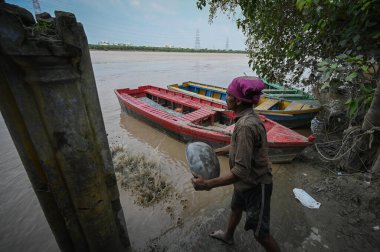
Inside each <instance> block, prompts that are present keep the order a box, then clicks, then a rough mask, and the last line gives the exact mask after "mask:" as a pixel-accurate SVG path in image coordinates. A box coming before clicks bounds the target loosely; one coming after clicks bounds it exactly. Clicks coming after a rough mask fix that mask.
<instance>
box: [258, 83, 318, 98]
mask: <svg viewBox="0 0 380 252" xmlns="http://www.w3.org/2000/svg"><path fill="white" fill-rule="evenodd" d="M263 81H264V84H265V89H264V91H263V93H264V94H265V95H266V96H269V97H274V98H278V99H286V100H314V97H313V96H311V95H310V94H308V93H306V92H305V91H303V90H300V89H297V88H293V87H285V86H284V85H281V84H277V83H272V82H268V81H267V80H263Z"/></svg>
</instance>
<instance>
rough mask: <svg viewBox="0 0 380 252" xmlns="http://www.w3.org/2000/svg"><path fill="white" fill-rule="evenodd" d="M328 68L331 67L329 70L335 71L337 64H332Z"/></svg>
mask: <svg viewBox="0 0 380 252" xmlns="http://www.w3.org/2000/svg"><path fill="white" fill-rule="evenodd" d="M330 67H331V69H336V68H337V67H338V64H337V63H334V64H332V65H331V66H330Z"/></svg>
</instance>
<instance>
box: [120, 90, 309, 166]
mask: <svg viewBox="0 0 380 252" xmlns="http://www.w3.org/2000/svg"><path fill="white" fill-rule="evenodd" d="M115 93H116V95H117V97H118V100H119V102H120V106H121V108H122V109H123V110H125V111H126V112H127V113H129V114H131V115H133V116H135V117H137V118H138V119H141V120H143V121H145V122H147V123H149V124H150V125H152V126H154V127H156V128H159V129H161V130H164V131H165V132H166V133H168V134H169V135H171V136H173V137H175V138H176V139H178V140H181V141H183V142H193V141H202V142H206V143H208V144H210V145H211V146H213V147H220V146H224V145H227V144H229V143H230V137H231V134H232V132H233V129H234V124H233V117H234V113H233V112H232V111H229V110H227V107H226V105H225V104H222V103H220V102H219V103H216V102H212V101H209V100H206V99H202V98H198V97H194V96H190V95H186V94H183V93H180V92H175V91H172V90H168V89H165V88H159V87H155V86H140V87H138V88H135V89H130V88H125V89H117V90H115ZM259 117H260V119H261V120H262V121H263V123H264V126H265V128H266V130H267V139H268V145H269V157H270V160H271V161H272V162H273V163H285V162H290V161H292V160H293V159H294V158H295V157H296V156H297V155H298V154H299V153H300V152H301V151H302V150H303V149H304V148H305V147H307V146H309V145H311V144H312V143H311V140H309V139H308V138H306V137H304V136H302V135H300V134H298V133H297V132H295V131H293V130H291V129H288V128H286V127H284V126H282V125H280V124H278V123H276V122H274V121H272V120H269V119H268V118H266V117H264V116H261V115H259Z"/></svg>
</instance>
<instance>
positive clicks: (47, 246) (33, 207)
mask: <svg viewBox="0 0 380 252" xmlns="http://www.w3.org/2000/svg"><path fill="white" fill-rule="evenodd" d="M91 58H92V63H93V69H94V74H95V78H96V83H97V88H98V94H99V99H100V103H101V108H102V113H103V118H104V122H105V126H106V131H107V134H108V138H109V142H110V144H111V145H123V146H125V147H126V148H127V149H128V150H130V151H131V152H133V153H135V154H144V155H147V156H149V157H151V158H152V159H154V160H156V161H158V162H160V163H161V164H163V166H164V167H165V171H163V174H165V175H166V176H167V179H168V182H169V183H170V184H171V185H172V186H173V188H174V192H173V194H172V195H171V197H169V198H167V199H165V200H163V201H162V202H160V203H158V204H155V205H153V206H151V207H140V206H138V205H136V204H134V198H133V196H131V195H130V193H129V192H128V191H126V190H124V189H122V188H119V190H120V195H121V196H120V200H121V202H122V205H123V209H124V214H125V216H126V221H127V228H128V232H129V235H130V239H131V242H132V246H133V248H134V249H136V250H146V249H147V243H149V242H151V241H152V240H153V239H154V238H156V237H159V236H161V235H164V234H165V233H167V232H170V231H172V230H173V229H176V228H181V227H183V226H186V225H188V223H192V222H193V221H192V220H197V222H199V223H200V222H202V218H208V217H207V216H209V213H212V212H215V211H216V212H217V211H221V209H222V207H226V205H228V201H229V195H230V193H231V187H225V188H219V189H216V190H212V191H210V192H208V193H203V192H201V193H199V192H194V190H193V188H192V185H191V183H190V178H191V174H190V173H189V172H188V169H187V167H186V161H185V155H184V149H185V144H183V143H181V142H178V141H176V140H174V139H172V138H170V137H168V136H166V135H165V134H163V133H161V132H159V131H157V130H155V129H153V128H151V127H150V126H148V125H146V124H144V123H142V122H140V121H138V120H135V119H134V118H132V117H130V116H128V115H126V114H124V113H122V112H121V109H120V106H119V103H118V101H117V98H116V96H115V94H114V92H113V90H114V89H116V88H124V87H137V86H139V85H145V84H152V85H157V86H161V87H165V86H166V85H168V84H173V83H181V82H184V81H189V80H191V81H196V82H202V83H209V84H213V85H219V86H227V85H228V83H229V82H230V81H231V80H232V79H233V78H234V77H237V76H240V75H244V74H247V75H252V74H253V73H252V70H250V69H249V67H248V63H247V62H248V58H247V57H246V55H243V54H198V53H163V52H154V53H153V52H115V51H108V52H106V51H92V52H91ZM220 161H221V166H222V172H223V170H226V169H228V167H227V160H226V159H225V158H221V159H220ZM0 170H1V172H2V174H1V179H0V199H1V206H0V251H58V250H59V249H58V247H57V245H56V242H55V239H54V236H53V235H52V233H51V231H50V228H49V226H48V224H47V221H46V219H45V217H44V215H43V212H42V210H41V207H40V205H39V202H38V200H37V198H36V196H35V194H34V192H33V189H32V186H31V184H30V182H29V180H28V177H27V175H26V172H25V170H24V167H23V165H22V163H21V160H20V158H19V156H18V153H17V151H16V149H15V147H14V144H13V142H12V139H11V137H10V135H9V132H8V129H7V127H6V125H5V122H4V119H3V117H2V116H1V117H0ZM190 226H191V225H190Z"/></svg>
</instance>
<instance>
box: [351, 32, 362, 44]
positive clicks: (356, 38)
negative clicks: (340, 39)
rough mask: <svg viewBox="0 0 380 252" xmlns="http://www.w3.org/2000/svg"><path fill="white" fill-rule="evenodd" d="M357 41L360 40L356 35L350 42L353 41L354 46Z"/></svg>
mask: <svg viewBox="0 0 380 252" xmlns="http://www.w3.org/2000/svg"><path fill="white" fill-rule="evenodd" d="M359 39H360V35H359V34H357V35H356V36H355V37H354V38H353V39H352V41H354V43H355V44H356V43H357V42H358V41H359Z"/></svg>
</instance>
